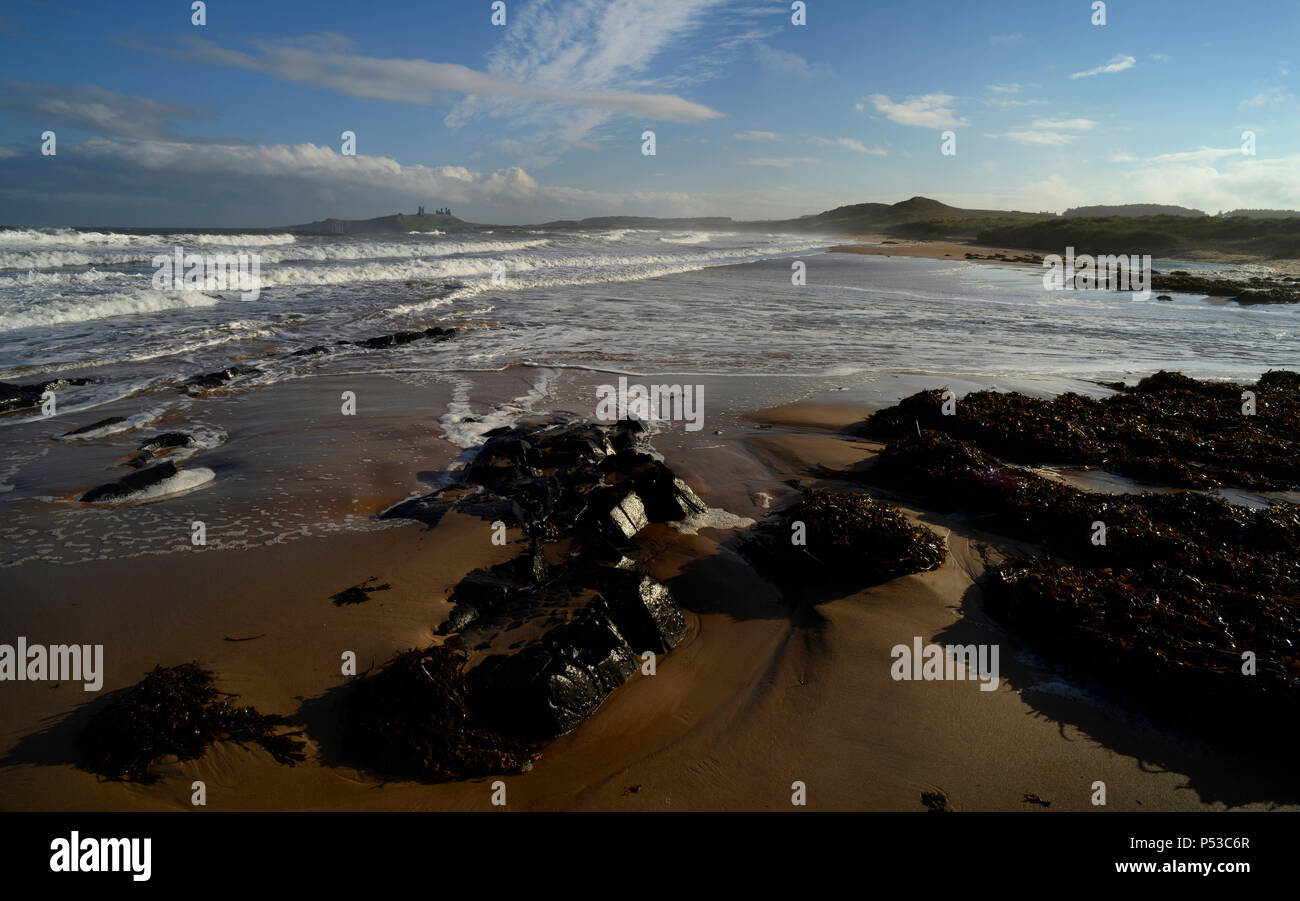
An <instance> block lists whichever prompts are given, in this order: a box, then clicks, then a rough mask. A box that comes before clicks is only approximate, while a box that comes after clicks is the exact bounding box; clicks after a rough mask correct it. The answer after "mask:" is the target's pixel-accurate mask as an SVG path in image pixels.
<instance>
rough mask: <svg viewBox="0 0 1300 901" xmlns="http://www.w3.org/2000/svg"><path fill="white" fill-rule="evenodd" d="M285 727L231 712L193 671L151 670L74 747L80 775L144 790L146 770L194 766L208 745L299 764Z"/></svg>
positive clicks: (208, 678) (279, 720) (266, 717)
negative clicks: (248, 745) (248, 748)
mask: <svg viewBox="0 0 1300 901" xmlns="http://www.w3.org/2000/svg"><path fill="white" fill-rule="evenodd" d="M288 724H289V721H288V720H287V719H285V718H284V717H282V716H278V715H274V714H261V713H258V712H257V711H256V710H254V709H253V708H252V707H238V706H235V704H234V703H232V702H231V701H230V700H228V699H227V698H226V697H222V696H221V692H218V691H217V689H216V688H215V687H214V685H213V676H212V673H211V672H209V671H208V670H205V669H202V668H201V667H199V666H197V665H196V664H192V663H187V664H182V665H180V666H173V667H162V666H156V667H154V670H153V672H151V673H150V674H149V675H148V676H146V677H145V678H144V679H143V680H142V681H141V682H139V683H137V684H136V685H135V686H133V687H132V688H129V689H127V690H126V691H125V692H124V693H123V694H122V695H121V696H120V697H117V698H116V699H114V700H113V701H112V702H111V703H109V704H108V706H106V707H105V708H104V709H102V710H101V711H99V713H97V714H96V715H95V717H94V718H93V719H91V721H90V722H89V723H88V724H87V725H86V728H85V730H84V731H83V732H82V733H81V736H80V737H79V739H78V741H77V745H78V747H79V748H80V749H81V751H82V753H83V756H84V761H83V764H82V765H83V766H84V767H85V769H87V770H89V771H91V772H93V773H98V774H100V775H101V776H105V777H107V778H109V779H124V780H133V781H138V782H151V781H154V780H155V779H156V778H157V777H156V776H154V775H153V773H152V772H151V768H152V766H153V765H154V764H155V763H156V762H158V761H159V760H161V759H162V758H163V757H166V756H169V755H174V756H175V757H177V758H178V759H180V760H193V759H195V758H197V757H200V756H201V755H202V754H203V752H204V750H206V749H207V747H208V746H209V745H211V744H213V743H214V742H218V741H236V742H256V743H257V744H260V745H261V746H262V747H263V748H265V749H266V750H267V751H268V752H270V754H271V755H272V756H273V757H274V758H275V759H276V760H277V761H279V762H280V763H284V764H289V765H293V764H294V763H295V762H297V761H301V760H303V759H305V754H304V753H303V750H302V746H303V743H302V742H301V741H299V740H297V739H295V738H294V737H293V736H294V735H297V734H298V733H296V732H295V733H289V734H281V733H280V732H279V731H278V729H277V727H279V726H284V725H288Z"/></svg>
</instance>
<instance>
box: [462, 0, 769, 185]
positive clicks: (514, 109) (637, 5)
mask: <svg viewBox="0 0 1300 901" xmlns="http://www.w3.org/2000/svg"><path fill="white" fill-rule="evenodd" d="M724 7H729V8H727V9H725V10H724V9H723V8H724ZM760 12H761V11H755V10H746V9H744V8H737V7H736V6H735V5H734V3H732V0H572V2H567V3H565V4H563V5H562V6H560V5H556V4H551V3H544V2H543V3H534V4H531V5H529V6H526V7H521V6H520V5H518V4H515V5H512V7H511V13H512V18H511V20H510V25H509V27H508V28H506V29H503V31H504V32H505V33H504V35H503V36H502V38H501V39H500V40H499V41H498V42H497V43H496V44H495V45H494V46H493V49H492V50H491V51H490V52H489V53H488V54H487V58H486V68H487V73H486V74H487V75H488V76H489V77H494V78H500V79H504V80H506V81H508V82H509V83H512V84H526V85H529V86H530V87H531V88H533V89H534V90H539V91H545V92H552V93H555V94H556V95H557V96H556V97H553V98H547V97H545V96H542V97H536V98H529V97H519V96H515V95H512V94H510V93H508V92H503V93H492V92H484V91H475V92H467V93H471V94H472V96H468V97H465V98H464V99H463V100H461V101H460V102H459V103H457V104H456V106H455V107H454V108H453V109H452V111H451V113H450V114H449V115H448V116H447V119H446V122H447V124H448V125H449V126H451V127H453V128H460V127H463V126H466V125H468V124H470V123H471V122H473V121H475V120H476V119H481V118H492V119H496V120H498V121H499V122H502V123H503V124H504V125H505V126H506V127H507V128H508V129H513V130H515V131H517V132H519V135H518V136H519V137H520V138H521V139H522V140H525V141H527V142H528V143H529V144H530V145H531V146H532V147H534V148H536V149H535V152H534V154H533V156H534V158H535V161H536V162H537V163H538V164H542V163H544V162H545V161H546V160H547V159H548V158H551V157H554V156H555V155H556V154H558V153H560V152H562V151H563V150H564V149H565V148H566V147H568V146H571V145H572V143H573V142H575V141H578V140H583V139H584V138H586V137H587V135H588V134H590V133H591V132H592V131H593V130H595V129H597V128H600V127H601V126H603V125H604V124H605V123H606V122H608V121H609V120H610V119H611V117H612V116H613V115H615V114H617V113H620V112H624V113H630V114H632V115H638V116H642V117H646V118H659V119H661V120H662V119H668V120H669V121H678V122H693V121H701V120H703V119H709V118H714V117H716V116H718V115H720V113H719V112H718V111H716V110H713V109H711V108H709V107H707V106H703V105H701V104H696V103H693V102H691V101H686V100H684V99H683V98H681V97H677V96H676V95H675V94H663V95H656V96H663V97H673V98H674V99H675V100H677V101H682V102H685V103H688V104H690V107H688V108H686V109H683V110H682V112H683V113H687V111H688V110H689V109H691V108H694V107H698V109H695V110H694V111H693V112H692V113H689V114H686V115H679V116H674V117H666V116H662V115H660V116H653V117H652V116H651V115H650V114H651V113H652V112H654V111H655V110H654V109H651V108H637V107H629V106H622V107H618V106H600V105H588V108H587V109H577V110H575V109H574V108H573V105H572V104H571V103H568V104H565V103H563V102H562V95H563V94H564V92H567V91H579V92H583V93H588V92H595V93H610V92H614V93H620V94H640V93H641V92H644V91H649V90H656V91H674V92H677V91H682V90H685V89H688V88H690V87H691V86H693V85H696V84H699V83H701V82H703V81H706V80H708V79H709V78H712V77H714V76H715V75H717V74H718V72H719V71H720V69H721V67H722V66H723V65H724V64H725V63H726V62H727V61H728V60H734V59H736V58H739V56H740V55H741V54H742V53H744V52H747V49H748V48H749V46H750V45H751V44H752V43H753V41H755V40H757V39H758V38H759V35H758V32H757V31H756V30H755V28H754V22H755V21H756V20H757V18H758V17H759V15H760ZM669 52H672V53H674V54H678V55H681V56H683V57H685V59H686V62H680V63H677V64H674V65H673V66H671V67H662V66H655V63H656V61H658V60H659V58H660V57H661V56H662V55H664V54H667V53H669ZM548 99H554V100H557V101H561V102H553V103H548V102H543V103H538V102H536V101H537V100H542V101H546V100H548Z"/></svg>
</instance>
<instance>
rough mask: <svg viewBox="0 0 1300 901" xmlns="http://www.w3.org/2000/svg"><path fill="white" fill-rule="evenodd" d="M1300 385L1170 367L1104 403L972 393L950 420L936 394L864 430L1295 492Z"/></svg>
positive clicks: (1160, 478)
mask: <svg viewBox="0 0 1300 901" xmlns="http://www.w3.org/2000/svg"><path fill="white" fill-rule="evenodd" d="M1298 383H1300V375H1298V374H1296V373H1293V372H1288V371H1284V370H1281V371H1270V372H1267V373H1265V374H1264V375H1262V376H1261V377H1260V379H1259V381H1258V382H1256V383H1255V384H1254V385H1236V384H1230V383H1224V382H1206V381H1201V380H1198V379H1193V378H1190V377H1188V376H1186V375H1183V374H1182V373H1177V372H1164V371H1162V372H1157V373H1155V374H1154V375H1151V376H1148V377H1147V378H1144V379H1142V380H1141V381H1140V382H1138V384H1137V385H1135V386H1133V387H1132V388H1124V389H1123V392H1122V393H1119V394H1115V395H1113V396H1110V397H1107V398H1105V399H1103V400H1094V399H1092V398H1087V397H1082V396H1080V395H1078V394H1069V393H1067V394H1062V395H1060V396H1059V397H1055V398H1052V399H1051V400H1045V399H1041V398H1035V397H1029V396H1027V395H1024V394H1019V393H1016V392H996V391H974V392H971V393H970V394H967V395H966V396H965V397H963V398H961V400H960V401H959V402H958V403H957V404H956V410H955V413H954V415H950V416H944V415H942V400H941V397H942V395H941V393H940V392H939V391H937V390H930V391H922V392H919V393H917V394H914V395H912V396H910V397H907V398H904V399H903V400H901V401H900V402H899V403H898V404H896V405H895V406H893V407H889V408H887V409H884V410H881V411H879V412H877V413H876V414H874V415H873V416H872V417H871V418H870V419H868V420H867V421H866V422H865V423H863V424H862V425H861V426H859V428H858V431H859V432H861V433H862V434H867V435H870V436H873V437H877V438H884V439H899V438H903V437H905V436H909V435H910V436H915V435H916V434H917V433H918V432H920V431H926V430H930V431H937V432H943V433H944V434H946V435H948V436H950V437H952V438H954V439H958V440H961V441H967V442H970V443H971V444H972V445H974V446H975V447H977V448H979V449H980V450H982V451H985V452H987V453H991V454H994V455H996V456H997V457H1000V458H1002V459H1004V460H1007V461H1009V462H1014V463H1022V464H1038V463H1071V464H1079V465H1088V466H1098V467H1101V468H1104V469H1108V470H1111V471H1112V472H1117V473H1120V474H1122V475H1127V476H1131V477H1134V478H1140V479H1145V480H1149V481H1152V482H1157V483H1161V484H1166V485H1172V486H1176V487H1187V488H1213V487H1217V486H1220V485H1237V486H1241V487H1245V488H1253V489H1280V488H1290V487H1296V486H1300V459H1298V458H1297V457H1296V455H1295V453H1294V448H1295V445H1296V443H1297V441H1300V392H1297V390H1296V385H1297V384H1298ZM1120 387H1121V388H1123V386H1120ZM1247 390H1250V391H1252V392H1253V393H1254V394H1255V395H1256V397H1255V408H1254V412H1248V411H1247V408H1246V406H1245V404H1244V401H1243V393H1244V392H1245V391H1247Z"/></svg>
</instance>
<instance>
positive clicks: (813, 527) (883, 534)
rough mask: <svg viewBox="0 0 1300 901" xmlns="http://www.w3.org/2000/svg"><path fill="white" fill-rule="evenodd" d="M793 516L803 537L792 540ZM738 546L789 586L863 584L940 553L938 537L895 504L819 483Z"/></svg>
mask: <svg viewBox="0 0 1300 901" xmlns="http://www.w3.org/2000/svg"><path fill="white" fill-rule="evenodd" d="M798 523H803V532H804V535H803V537H804V540H805V543H804V544H802V545H800V544H796V543H795V542H794V536H795V534H796V530H795V527H796V524H798ZM743 549H744V551H745V553H746V556H747V557H748V558H749V559H750V561H751V562H752V563H753V564H754V565H755V567H756V568H758V569H759V570H760V571H761V572H763V573H764V574H765V575H766V576H768V577H769V578H771V579H773V580H774V581H776V582H778V583H780V584H782V585H784V586H785V587H787V588H788V589H796V588H797V587H798V586H801V585H818V586H825V587H835V586H846V585H847V586H852V587H854V588H862V587H866V586H868V585H875V584H879V583H881V582H886V581H888V580H890V579H894V578H897V577H899V576H904V575H908V574H910V573H917V572H925V571H927V570H931V569H935V568H937V567H938V566H939V565H940V564H941V563H942V562H943V560H944V556H945V553H946V549H945V546H944V543H943V539H941V538H940V537H939V536H938V535H936V534H934V532H932V531H930V530H929V529H928V528H926V527H925V526H921V525H916V524H914V523H912V522H911V521H909V520H908V519H907V517H906V516H904V515H903V514H902V513H900V512H899V511H898V509H897V508H895V507H892V506H890V505H889V504H886V503H883V502H882V501H878V500H876V499H875V498H872V497H871V496H870V495H868V494H865V493H862V492H850V491H831V490H829V489H825V488H817V489H814V490H812V491H809V492H808V493H807V494H806V495H804V497H803V498H802V499H801V500H800V501H799V502H797V503H795V504H793V505H792V506H790V507H787V508H786V509H784V510H782V511H779V512H778V513H775V514H773V515H772V516H769V517H768V518H767V519H766V520H765V521H764V522H763V523H762V524H761V525H759V526H758V527H756V528H755V529H754V530H753V532H752V534H751V535H750V536H749V537H748V540H747V542H746V543H745V544H744V546H743ZM795 593H796V594H797V593H798V592H797V591H796V592H795Z"/></svg>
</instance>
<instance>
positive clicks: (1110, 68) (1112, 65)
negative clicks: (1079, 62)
mask: <svg viewBox="0 0 1300 901" xmlns="http://www.w3.org/2000/svg"><path fill="white" fill-rule="evenodd" d="M1136 65H1137V60H1136V59H1134V58H1133V57H1131V56H1124V55H1122V54H1121V55H1120V56H1117V57H1115V58H1114V59H1112V60H1111V61H1110V62H1108V63H1106V64H1105V65H1104V66H1098V67H1097V68H1095V69H1089V70H1087V71H1086V72H1075V73H1074V74H1073V75H1071V76H1070V77H1071V78H1091V77H1092V76H1094V75H1104V74H1108V73H1110V72H1123V71H1124V70H1125V69H1132V68H1133V67H1134V66H1136Z"/></svg>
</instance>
